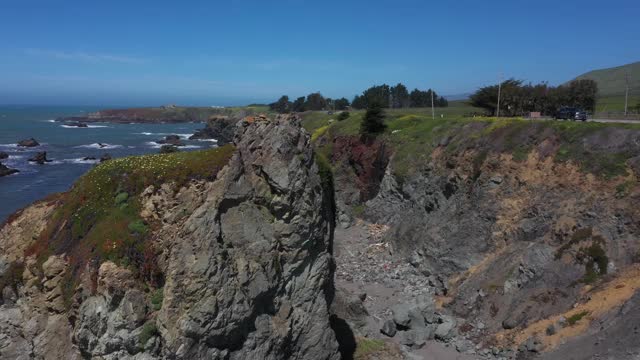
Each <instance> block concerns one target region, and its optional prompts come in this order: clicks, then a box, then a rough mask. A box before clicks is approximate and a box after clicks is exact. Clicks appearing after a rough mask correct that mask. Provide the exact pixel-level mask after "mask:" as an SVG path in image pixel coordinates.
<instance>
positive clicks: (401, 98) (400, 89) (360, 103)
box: [269, 83, 449, 113]
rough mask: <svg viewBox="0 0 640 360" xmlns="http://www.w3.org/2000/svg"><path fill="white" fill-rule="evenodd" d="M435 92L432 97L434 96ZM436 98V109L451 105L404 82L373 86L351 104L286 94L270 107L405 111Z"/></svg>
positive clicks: (282, 109)
mask: <svg viewBox="0 0 640 360" xmlns="http://www.w3.org/2000/svg"><path fill="white" fill-rule="evenodd" d="M432 93H433V94H432ZM432 95H433V105H434V106H435V107H446V106H449V102H448V101H447V99H445V98H444V97H442V96H438V94H437V93H436V92H435V91H433V90H431V89H429V90H426V91H424V90H419V89H414V90H413V91H411V92H410V93H409V91H408V90H407V87H406V86H404V85H403V84H401V83H398V84H397V85H396V86H389V85H387V84H383V85H374V86H372V87H370V88H368V89H367V90H365V91H363V92H362V94H361V95H356V96H355V98H354V99H353V101H352V102H349V100H347V99H346V98H344V97H343V98H340V99H331V98H325V97H324V96H322V94H320V93H319V92H315V93H311V94H309V95H307V96H301V97H299V98H297V99H295V100H294V101H291V100H290V99H289V96H287V95H283V96H281V97H280V99H278V101H276V102H274V103H271V104H269V108H270V109H271V110H273V111H276V112H279V113H290V112H303V111H309V110H316V111H317V110H337V111H342V110H346V109H347V108H348V107H349V106H351V107H353V108H355V109H366V108H369V107H371V106H373V105H376V106H379V107H381V108H394V109H397V108H406V107H430V106H431V99H432V98H431V96H432Z"/></svg>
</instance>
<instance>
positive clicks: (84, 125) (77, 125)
mask: <svg viewBox="0 0 640 360" xmlns="http://www.w3.org/2000/svg"><path fill="white" fill-rule="evenodd" d="M65 125H66V126H73V127H77V128H87V127H89V126H88V125H87V124H85V123H83V122H79V121H77V122H68V123H65Z"/></svg>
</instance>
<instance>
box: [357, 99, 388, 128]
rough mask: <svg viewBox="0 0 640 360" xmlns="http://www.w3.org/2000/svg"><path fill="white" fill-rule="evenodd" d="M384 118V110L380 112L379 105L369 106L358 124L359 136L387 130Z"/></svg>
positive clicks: (380, 107)
mask: <svg viewBox="0 0 640 360" xmlns="http://www.w3.org/2000/svg"><path fill="white" fill-rule="evenodd" d="M384 118H385V114H384V110H382V106H380V104H378V103H373V104H371V105H369V107H368V108H367V112H366V113H365V114H364V117H363V118H362V123H361V124H360V134H362V135H375V134H378V133H381V132H383V131H384V130H385V129H386V128H387V125H385V123H384Z"/></svg>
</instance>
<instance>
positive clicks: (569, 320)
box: [567, 311, 589, 326]
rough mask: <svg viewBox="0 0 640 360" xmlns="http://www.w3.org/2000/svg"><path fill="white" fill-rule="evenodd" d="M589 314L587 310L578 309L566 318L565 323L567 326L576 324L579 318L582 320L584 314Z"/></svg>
mask: <svg viewBox="0 0 640 360" xmlns="http://www.w3.org/2000/svg"><path fill="white" fill-rule="evenodd" d="M587 315H589V312H588V311H580V312H578V313H575V314H573V315H571V316H569V317H568V318H567V324H568V325H569V326H573V325H575V324H577V323H578V322H579V321H580V320H582V319H583V318H584V317H585V316H587Z"/></svg>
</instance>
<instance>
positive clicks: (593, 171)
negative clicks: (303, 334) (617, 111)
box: [333, 122, 640, 359]
mask: <svg viewBox="0 0 640 360" xmlns="http://www.w3.org/2000/svg"><path fill="white" fill-rule="evenodd" d="M518 126H520V128H519V129H517V128H516V129H514V128H513V127H511V128H509V127H505V129H498V130H496V131H493V132H489V131H487V125H483V124H478V123H472V122H470V123H469V124H468V125H465V126H463V127H462V128H460V129H458V130H457V132H455V133H450V134H446V135H443V136H442V137H441V138H438V139H436V141H435V142H434V144H433V147H432V148H430V149H429V151H428V153H427V154H428V160H427V161H422V162H415V163H414V164H413V165H412V166H413V167H412V168H411V171H410V172H409V174H408V175H406V174H403V176H399V175H398V174H397V173H395V172H394V166H397V161H398V160H397V159H395V158H394V156H395V155H392V156H391V159H390V162H389V165H388V166H387V167H386V173H385V175H384V177H383V179H382V181H381V182H380V185H379V191H378V192H377V194H376V196H375V197H374V198H372V199H370V200H368V201H365V202H363V204H362V205H361V207H362V209H361V210H360V211H361V214H362V215H361V217H363V218H364V219H366V220H368V221H370V222H373V223H375V224H377V225H376V226H379V227H384V229H386V230H385V233H384V236H383V238H382V239H380V240H378V241H376V243H372V244H368V245H369V246H381V245H380V244H383V245H384V246H388V247H389V248H390V250H389V252H391V253H392V254H393V258H386V259H385V261H386V262H385V263H381V264H380V266H381V267H380V268H379V269H380V270H379V271H380V272H381V273H388V275H381V276H377V279H376V281H377V282H381V283H385V282H388V283H390V284H391V283H399V284H400V285H393V287H390V288H392V289H397V288H399V289H403V288H404V289H409V290H403V295H402V296H405V297H406V298H409V299H410V298H411V297H415V298H424V296H425V295H424V292H425V291H426V292H430V293H431V294H432V295H433V298H434V299H435V302H436V304H438V305H439V306H442V308H441V309H442V310H441V311H443V312H445V313H450V314H452V315H453V316H455V317H456V318H457V324H458V326H457V327H456V329H455V331H456V334H457V335H456V336H455V337H452V339H451V340H447V342H452V343H454V344H455V346H456V347H458V348H460V349H462V350H461V351H462V352H466V351H471V352H474V351H476V350H477V349H475V350H474V348H473V347H474V346H476V344H478V346H479V348H478V349H483V348H484V349H489V350H487V351H485V352H482V351H479V354H478V355H482V356H487V357H491V356H497V357H501V356H504V357H516V356H519V357H521V358H524V357H528V356H540V355H539V354H540V353H542V352H548V351H552V350H554V349H556V348H558V346H560V345H561V344H564V343H567V342H569V343H570V342H571V341H572V339H576V338H580V337H583V336H594V338H593V340H594V342H595V343H598V342H599V341H598V340H596V339H595V335H593V334H594V332H595V331H596V330H597V329H598V328H601V327H603V326H604V327H603V329H604V328H607V326H608V324H617V325H616V326H618V327H620V326H626V325H624V324H625V320H624V319H621V318H620V319H619V318H617V317H616V315H615V314H617V312H618V311H619V310H620V309H621V308H623V307H627V308H631V307H635V306H636V305H637V304H636V303H637V299H636V298H637V296H636V297H634V296H633V295H634V294H635V293H636V291H637V290H639V289H640V286H639V285H640V283H639V282H638V281H637V280H636V279H635V274H637V272H638V265H637V262H638V260H639V256H638V254H639V249H640V241H638V234H639V232H640V223H639V222H638V219H639V218H640V213H639V211H640V210H639V209H638V207H637V205H636V204H637V203H638V201H639V200H640V186H639V182H638V177H637V176H638V172H637V169H638V168H637V165H636V163H637V161H638V159H639V158H640V157H638V156H639V155H640V131H639V130H637V129H627V128H615V127H611V128H606V127H604V126H602V127H599V128H597V129H595V130H590V131H589V132H586V131H585V132H584V133H579V134H575V135H572V136H574V138H572V139H571V141H572V142H568V140H567V139H566V138H563V137H565V136H567V135H566V134H563V133H562V132H561V131H557V130H553V129H550V128H549V127H545V126H546V125H544V124H536V123H533V124H523V125H518ZM479 134H481V135H479ZM383 139H384V138H383ZM383 139H381V140H383ZM339 142H340V140H339V139H336V140H334V141H333V144H334V146H335V144H336V143H339ZM507 142H513V143H516V144H521V146H522V148H526V151H521V152H519V153H518V152H517V151H513V146H512V145H509V146H511V147H510V148H509V149H507V145H506V143H507ZM519 146H520V145H519ZM572 147H573V148H572ZM517 150H518V149H517ZM343 151H344V149H343ZM359 151H360V150H359ZM397 151H398V149H397V148H396V149H393V152H394V153H397ZM569 151H575V152H576V153H577V154H579V157H581V160H583V159H584V160H586V161H584V162H583V163H582V164H579V163H577V162H575V161H567V160H566V156H567V152H569ZM372 152H375V149H372ZM334 154H335V156H336V157H340V155H339V154H336V153H334ZM563 157H564V158H563ZM404 161H406V159H405V160H404ZM345 164H348V163H345V162H342V163H340V162H337V163H335V165H336V168H337V170H336V171H338V172H340V171H343V172H345V170H344V169H345V168H346V169H347V170H346V171H350V170H349V168H348V167H346V166H345ZM336 179H338V180H339V181H340V179H342V180H341V181H345V182H347V184H346V185H343V184H341V183H338V184H337V185H336V187H352V188H362V187H361V186H360V185H359V181H360V179H356V180H353V179H352V180H349V177H347V176H340V174H336ZM373 182H374V183H377V182H378V180H377V179H375V178H374V179H373ZM365 188H366V187H365ZM337 194H338V196H339V195H340V193H339V192H337ZM349 200H350V198H346V199H340V198H338V199H337V200H336V202H337V203H338V204H341V203H347V202H348V201H349ZM343 210H345V211H349V210H350V209H349V207H346V208H345V209H343ZM347 225H348V224H347ZM340 241H341V239H338V240H337V244H340ZM338 246H339V245H338ZM367 256H368V257H369V258H372V257H371V256H369V255H367ZM387 264H389V265H387ZM403 264H404V265H403ZM408 264H410V266H408ZM405 265H407V266H408V268H407V266H405ZM367 266H368V265H367V264H366V262H364V261H363V262H362V264H361V267H362V268H364V269H365V271H366V270H367V269H368V267H367ZM388 268H389V269H388ZM339 271H340V269H339ZM353 277H354V278H358V279H361V278H364V279H365V283H366V278H367V277H368V276H367V275H366V274H365V275H354V276H353ZM347 282H348V283H350V282H349V281H347ZM416 284H419V285H420V286H418V290H411V289H412V288H414V285H416ZM371 288H372V286H369V287H368V289H371ZM394 291H395V290H394ZM368 295H371V296H374V295H372V294H371V293H370V292H369V293H368ZM402 296H397V298H401V297H402ZM383 299H384V298H383V297H381V299H380V300H378V299H376V298H374V299H373V302H372V303H371V309H374V310H375V308H376V306H377V305H375V304H376V301H382V300H383ZM403 301H407V302H411V301H410V300H406V299H405V300H403ZM634 301H635V303H634ZM365 304H367V302H366V301H365ZM391 305H392V304H390V306H391ZM383 316H384V313H382V315H381V317H383ZM387 316H388V315H387ZM425 316H426V315H425ZM572 317H573V320H572V321H570V324H568V323H567V319H571V318H572ZM604 319H608V320H604ZM611 319H615V321H613V320H611ZM383 320H384V318H383ZM603 323H604V324H607V325H602V324H603ZM621 324H622V325H621ZM378 326H380V328H383V327H382V326H383V322H380V323H379V324H378ZM612 326H613V325H612ZM383 329H384V328H383ZM616 329H617V328H616ZM616 329H611V331H609V332H610V333H621V332H622V331H619V330H616ZM387 330H388V329H387ZM383 331H386V330H383ZM371 335H372V336H374V337H377V336H378V335H376V334H375V333H372V334H371ZM397 338H398V336H395V337H394V339H397ZM468 340H470V341H472V342H473V343H474V344H472V345H466V344H467V343H466V342H467V341H468ZM398 341H400V342H401V343H402V341H405V340H404V339H400V340H398ZM581 341H582V343H585V342H589V340H581ZM600 343H601V344H602V341H600ZM606 346H609V347H612V346H614V345H612V343H609V345H606ZM606 346H605V345H601V346H600V347H601V348H604V350H602V349H601V350H602V351H605V352H604V353H606ZM625 346H626V347H625ZM614 347H615V346H614ZM620 347H621V349H618V350H620V351H619V353H618V356H623V358H624V356H627V355H624V353H625V352H626V351H631V352H630V353H633V351H636V350H637V346H636V347H635V348H634V347H633V346H632V345H629V344H626V345H624V346H620ZM562 348H563V347H562V346H561V349H560V350H562ZM622 348H624V350H622ZM467 349H468V350H467ZM564 349H565V352H561V353H560V354H561V355H557V356H559V357H561V356H563V355H562V354H564V355H566V354H568V353H569V352H570V351H571V348H570V347H569V345H564ZM616 349H617V348H616ZM599 351H600V350H599ZM596 352H597V351H595V350H594V353H596ZM594 353H587V352H582V353H581V355H580V356H581V357H579V358H585V359H586V358H589V357H590V356H592V355H593V354H594ZM559 357H558V358H559Z"/></svg>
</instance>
